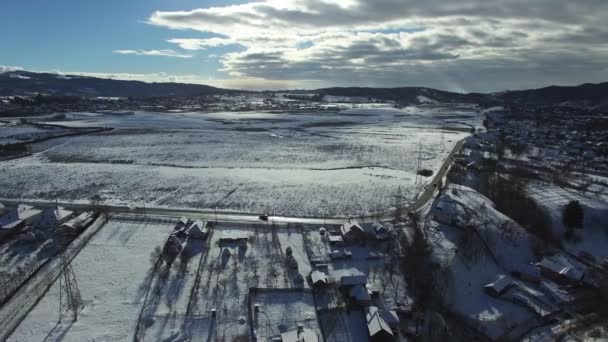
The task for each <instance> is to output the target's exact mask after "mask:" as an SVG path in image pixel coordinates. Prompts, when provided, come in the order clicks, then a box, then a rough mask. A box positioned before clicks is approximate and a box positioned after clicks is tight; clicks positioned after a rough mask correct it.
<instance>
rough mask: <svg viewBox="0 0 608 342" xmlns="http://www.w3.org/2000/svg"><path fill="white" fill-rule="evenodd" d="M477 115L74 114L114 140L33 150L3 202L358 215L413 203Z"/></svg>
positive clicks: (11, 166)
mask: <svg viewBox="0 0 608 342" xmlns="http://www.w3.org/2000/svg"><path fill="white" fill-rule="evenodd" d="M480 118H481V117H480V115H479V114H478V113H477V112H476V110H475V109H473V108H466V107H462V108H460V107H457V108H440V107H407V108H404V109H399V110H397V109H356V110H349V111H344V112H341V113H300V114H298V113H264V112H245V113H235V112H230V113H185V114H184V113H181V114H175V113H171V114H157V113H136V114H135V115H130V116H107V115H100V114H83V113H81V114H69V115H68V119H69V120H67V121H62V122H61V124H62V125H68V126H74V127H83V126H87V127H94V126H100V127H102V126H103V127H115V128H116V129H115V130H114V131H112V132H108V133H104V134H94V135H86V136H78V137H71V138H64V139H58V140H57V141H55V142H54V143H53V144H48V143H47V144H43V145H41V146H36V145H35V146H34V148H33V149H34V151H35V152H38V153H35V154H34V155H33V156H31V157H26V158H20V159H16V160H12V161H6V162H2V163H0V172H1V173H2V174H3V175H4V177H2V178H1V179H0V197H6V198H19V197H23V198H31V199H55V198H57V197H58V198H59V199H60V200H70V201H78V200H87V199H88V198H90V197H91V196H93V195H94V194H101V195H102V196H103V197H105V198H106V199H107V200H108V202H109V203H125V204H135V205H137V204H138V203H146V205H155V206H166V207H197V208H215V207H217V208H218V209H230V210H237V211H245V212H262V211H272V210H274V211H275V212H276V213H282V214H290V215H318V214H320V211H319V210H320V209H319V208H325V209H324V210H325V213H326V214H327V215H359V214H364V213H369V212H371V211H374V210H376V209H378V208H387V207H389V206H390V202H391V195H394V194H395V192H396V188H397V186H402V188H403V189H402V190H403V191H404V192H405V193H406V195H407V196H408V198H413V196H414V195H415V193H416V192H417V191H418V190H419V189H420V187H421V186H422V185H423V184H424V182H425V181H428V179H424V180H423V181H422V182H421V183H420V184H418V186H414V185H415V184H414V183H415V180H416V175H415V172H416V167H417V158H418V156H420V157H421V160H422V165H421V167H422V168H427V169H433V170H437V168H438V167H439V165H440V164H441V162H442V161H443V159H444V158H445V156H446V155H447V153H448V152H449V151H450V150H451V149H452V148H453V146H454V144H455V143H456V142H457V141H458V140H460V139H462V138H463V137H465V136H466V135H467V134H468V133H467V132H466V131H467V130H468V129H469V128H470V127H471V126H477V125H478V124H479V121H480Z"/></svg>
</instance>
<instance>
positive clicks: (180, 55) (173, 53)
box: [113, 49, 194, 58]
mask: <svg viewBox="0 0 608 342" xmlns="http://www.w3.org/2000/svg"><path fill="white" fill-rule="evenodd" d="M113 52H114V53H117V54H121V55H137V56H164V57H176V58H192V57H194V55H192V54H185V53H179V52H176V51H174V50H170V49H167V50H114V51H113Z"/></svg>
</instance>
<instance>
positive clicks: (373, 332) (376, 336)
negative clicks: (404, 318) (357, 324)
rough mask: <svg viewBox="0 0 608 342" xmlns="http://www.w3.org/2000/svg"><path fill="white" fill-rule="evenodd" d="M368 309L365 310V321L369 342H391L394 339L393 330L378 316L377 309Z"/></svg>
mask: <svg viewBox="0 0 608 342" xmlns="http://www.w3.org/2000/svg"><path fill="white" fill-rule="evenodd" d="M372 308H375V307H370V308H368V309H367V310H366V315H365V317H366V319H367V331H368V333H369V340H370V341H372V342H386V341H391V340H392V339H393V337H394V334H393V330H392V329H391V327H390V326H389V325H388V324H387V323H386V321H385V320H384V319H383V318H382V317H381V316H380V312H379V311H378V309H377V308H375V309H372Z"/></svg>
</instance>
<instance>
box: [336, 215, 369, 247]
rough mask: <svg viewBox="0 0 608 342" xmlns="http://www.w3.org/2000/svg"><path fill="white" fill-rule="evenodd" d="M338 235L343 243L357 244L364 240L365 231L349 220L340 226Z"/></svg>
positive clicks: (355, 222)
mask: <svg viewBox="0 0 608 342" xmlns="http://www.w3.org/2000/svg"><path fill="white" fill-rule="evenodd" d="M340 233H341V234H342V239H343V240H344V242H349V243H350V242H359V241H363V240H365V239H366V237H367V236H366V233H365V229H363V227H361V225H359V223H358V222H357V221H355V220H349V222H348V223H345V224H343V225H341V226H340Z"/></svg>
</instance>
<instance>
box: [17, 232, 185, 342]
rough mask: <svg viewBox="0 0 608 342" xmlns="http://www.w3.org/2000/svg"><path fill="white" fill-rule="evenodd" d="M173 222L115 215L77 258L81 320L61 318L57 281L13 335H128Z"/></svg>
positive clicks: (34, 337)
mask: <svg viewBox="0 0 608 342" xmlns="http://www.w3.org/2000/svg"><path fill="white" fill-rule="evenodd" d="M172 228H173V224H172V223H166V224H165V223H150V222H147V223H146V222H130V221H115V220H111V221H109V222H108V223H107V224H106V225H105V226H104V227H102V229H101V230H100V231H99V232H98V233H97V234H96V235H95V236H94V237H93V239H92V240H91V241H90V242H89V243H88V244H87V245H86V246H85V247H84V249H83V250H82V251H81V252H80V253H79V254H78V255H77V256H76V258H75V259H74V261H73V262H72V266H73V269H74V274H75V276H76V279H77V281H78V286H79V289H80V293H81V296H82V299H83V301H84V303H85V306H84V309H83V310H82V311H81V312H80V315H79V317H78V321H77V322H75V323H73V324H72V323H71V318H70V317H64V318H63V320H62V322H60V323H58V322H57V320H58V314H59V283H58V282H55V283H54V284H53V286H52V287H51V288H50V290H49V291H48V292H47V294H46V295H45V296H44V297H43V298H42V300H41V301H40V302H39V303H38V304H37V305H36V307H34V309H33V310H32V311H31V312H30V313H29V315H28V316H27V317H26V319H25V320H24V321H23V322H22V323H21V324H20V325H19V326H18V327H17V329H16V331H15V332H14V333H13V335H12V336H11V337H10V338H9V341H58V340H61V341H128V340H131V339H132V338H133V332H134V328H135V325H136V323H137V317H138V315H139V311H140V309H141V305H142V302H143V297H144V295H145V290H146V288H147V285H148V283H147V275H148V273H149V271H150V268H151V266H152V263H151V262H150V256H151V254H152V252H153V250H154V248H155V247H156V246H159V245H160V246H162V245H163V244H164V242H165V240H166V239H167V236H168V234H169V233H170V232H171V230H172Z"/></svg>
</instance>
